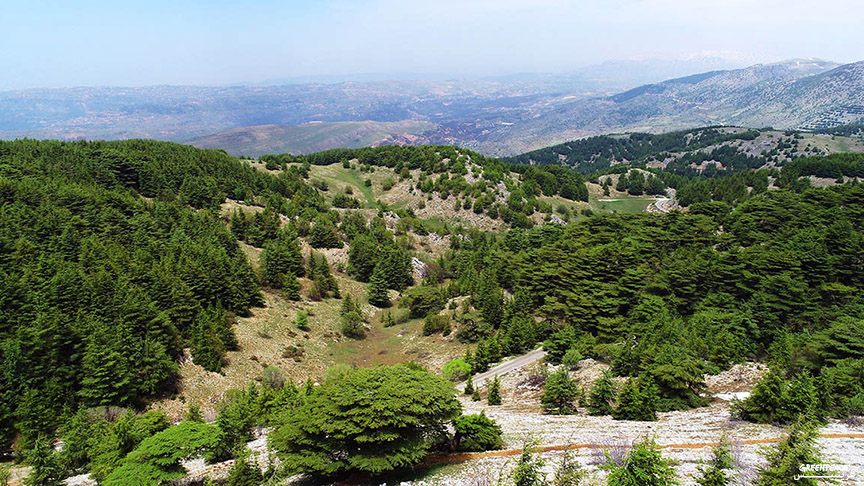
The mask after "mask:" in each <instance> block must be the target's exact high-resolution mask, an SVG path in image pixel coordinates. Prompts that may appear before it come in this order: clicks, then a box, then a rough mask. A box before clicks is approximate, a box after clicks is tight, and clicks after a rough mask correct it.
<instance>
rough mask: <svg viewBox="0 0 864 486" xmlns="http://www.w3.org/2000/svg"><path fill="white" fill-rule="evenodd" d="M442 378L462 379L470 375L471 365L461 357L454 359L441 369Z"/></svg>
mask: <svg viewBox="0 0 864 486" xmlns="http://www.w3.org/2000/svg"><path fill="white" fill-rule="evenodd" d="M441 373H442V374H443V375H444V378H447V379H448V380H450V381H462V380H464V379H465V378H468V377H469V376H470V375H471V365H470V364H468V363H466V362H465V360H463V359H454V360H452V361H450V362H449V363H447V364H446V365H444V368H442V369H441Z"/></svg>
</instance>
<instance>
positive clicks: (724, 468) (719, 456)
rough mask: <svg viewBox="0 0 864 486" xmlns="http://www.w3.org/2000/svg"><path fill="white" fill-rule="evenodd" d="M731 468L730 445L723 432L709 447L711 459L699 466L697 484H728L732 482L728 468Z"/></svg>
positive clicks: (724, 485) (704, 485)
mask: <svg viewBox="0 0 864 486" xmlns="http://www.w3.org/2000/svg"><path fill="white" fill-rule="evenodd" d="M732 468H733V462H732V446H731V444H729V439H727V438H726V435H725V434H723V436H722V437H720V441H719V442H718V443H717V444H715V445H714V446H713V447H712V448H711V460H710V461H709V462H708V464H704V465H702V466H700V467H699V474H700V476H699V478H697V479H696V482H697V483H698V484H699V486H728V485H730V484H731V482H732V478H731V477H730V476H729V470H730V469H732Z"/></svg>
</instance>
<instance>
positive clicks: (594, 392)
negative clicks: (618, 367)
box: [588, 371, 616, 416]
mask: <svg viewBox="0 0 864 486" xmlns="http://www.w3.org/2000/svg"><path fill="white" fill-rule="evenodd" d="M615 396H616V391H615V384H614V383H613V382H612V374H611V373H610V372H608V371H607V372H605V373H603V375H602V376H601V377H600V378H598V379H597V381H596V382H595V383H594V386H593V387H592V388H591V391H590V392H589V393H588V410H589V412H590V414H591V415H598V416H599V415H611V414H612V411H613V407H612V404H613V403H615Z"/></svg>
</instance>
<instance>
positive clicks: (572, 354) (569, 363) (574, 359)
mask: <svg viewBox="0 0 864 486" xmlns="http://www.w3.org/2000/svg"><path fill="white" fill-rule="evenodd" d="M583 359H584V356H582V353H580V352H579V350H578V349H576V348H571V349H568V350H567V352H566V353H564V357H563V358H561V364H562V365H564V366H566V367H567V368H569V369H571V370H575V369H576V368H578V367H579V363H580V362H581V361H582V360H583Z"/></svg>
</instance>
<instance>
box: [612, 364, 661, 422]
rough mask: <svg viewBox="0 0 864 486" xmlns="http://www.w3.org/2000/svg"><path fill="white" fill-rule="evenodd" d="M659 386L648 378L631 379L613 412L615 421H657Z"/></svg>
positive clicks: (623, 389) (622, 391)
mask: <svg viewBox="0 0 864 486" xmlns="http://www.w3.org/2000/svg"><path fill="white" fill-rule="evenodd" d="M657 395H658V392H657V386H656V385H654V382H653V381H651V378H650V377H648V376H647V375H646V376H643V377H640V378H638V379H636V378H630V379H628V380H627V382H626V383H625V384H624V387H623V388H622V389H621V393H620V394H619V395H618V405H617V406H616V407H615V410H613V411H612V417H613V418H614V419H615V420H641V421H648V422H653V421H655V420H657V400H658V396H657Z"/></svg>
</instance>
